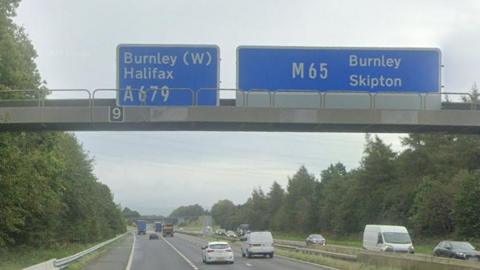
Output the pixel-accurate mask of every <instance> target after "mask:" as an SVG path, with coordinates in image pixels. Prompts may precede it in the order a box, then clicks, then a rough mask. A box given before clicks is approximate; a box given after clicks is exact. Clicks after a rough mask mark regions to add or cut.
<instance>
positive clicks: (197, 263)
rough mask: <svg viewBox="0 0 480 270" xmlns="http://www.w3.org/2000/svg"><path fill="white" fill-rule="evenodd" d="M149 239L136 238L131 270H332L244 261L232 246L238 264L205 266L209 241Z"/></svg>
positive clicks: (183, 237)
mask: <svg viewBox="0 0 480 270" xmlns="http://www.w3.org/2000/svg"><path fill="white" fill-rule="evenodd" d="M148 235H149V233H147V235H136V236H135V237H136V238H135V241H134V243H135V247H134V250H133V260H132V265H131V270H162V269H165V270H177V269H178V270H199V269H202V270H203V269H218V270H220V269H232V270H241V269H249V270H251V269H262V270H287V269H289V270H290V269H298V270H319V269H324V270H332V269H333V268H327V267H325V268H322V267H319V266H316V265H312V264H308V263H302V262H296V261H291V260H288V259H285V258H279V257H275V258H273V259H270V258H263V257H258V258H255V257H254V258H252V259H248V258H242V256H241V253H240V248H239V247H236V246H232V248H233V251H234V255H235V263H234V264H208V265H207V264H204V263H203V262H202V257H201V246H203V245H205V244H206V243H207V241H205V240H203V239H200V238H197V237H194V236H190V235H184V234H180V233H177V234H175V236H174V237H167V238H162V237H160V239H159V240H148ZM127 270H128V269H127Z"/></svg>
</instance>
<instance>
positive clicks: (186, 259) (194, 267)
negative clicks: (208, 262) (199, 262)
mask: <svg viewBox="0 0 480 270" xmlns="http://www.w3.org/2000/svg"><path fill="white" fill-rule="evenodd" d="M161 238H162V240H163V241H165V243H167V244H168V245H169V246H170V247H171V248H172V249H173V250H175V252H177V253H178V255H180V257H182V259H184V260H185V261H186V262H187V263H188V264H189V265H190V266H191V267H192V268H193V270H198V267H196V266H195V264H193V263H192V262H191V261H190V260H189V259H188V258H187V256H185V255H183V254H182V253H181V252H180V251H179V250H178V249H177V248H176V247H175V246H174V245H172V244H171V243H170V242H168V241H167V239H165V238H163V236H161Z"/></svg>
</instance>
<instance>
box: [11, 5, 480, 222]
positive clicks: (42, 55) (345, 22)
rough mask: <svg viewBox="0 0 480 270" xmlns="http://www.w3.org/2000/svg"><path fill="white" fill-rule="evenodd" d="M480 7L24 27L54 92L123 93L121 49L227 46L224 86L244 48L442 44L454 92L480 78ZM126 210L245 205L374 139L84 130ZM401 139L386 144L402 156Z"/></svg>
mask: <svg viewBox="0 0 480 270" xmlns="http://www.w3.org/2000/svg"><path fill="white" fill-rule="evenodd" d="M479 14H480V1H477V0H470V1H468V0H450V1H447V0H443V1H442V0H425V1H419V0H414V1H405V0H404V1H395V0H377V1H371V0H368V1H367V0H363V1H359V0H350V1H347V0H332V1H321V0H309V1H307V0H298V1H292V0H262V1H258V0H238V1H237V0H235V1H234V0H229V1H225V0H215V1H213V0H212V1H209V0H190V1H187V0H175V1H171V0H169V1H161V0H151V1H147V0H143V1H139V0H136V1H133V0H82V1H65V0H42V1H38V0H23V1H22V3H21V5H20V8H19V9H18V17H17V18H16V21H17V23H18V24H20V25H23V26H24V27H25V29H26V32H27V33H28V34H29V36H30V38H31V40H32V42H33V44H34V46H35V48H36V50H37V52H38V55H39V57H38V59H37V64H38V68H39V70H40V73H41V75H42V78H43V79H44V80H46V81H47V85H48V87H49V88H51V89H56V88H63V89H65V88H82V89H97V88H114V87H115V64H116V60H115V48H116V46H117V45H118V44H120V43H144V44H217V45H218V46H219V47H220V53H221V67H220V68H221V71H220V74H221V75H220V76H221V87H223V88H233V87H235V49H236V47H237V46H239V45H282V46H347V47H348V46H350V47H361V46H365V47H383V46H386V47H438V48H440V49H441V50H442V54H443V64H444V65H445V68H444V70H443V85H444V86H445V88H444V91H448V92H459V91H461V92H464V91H467V90H468V89H469V88H470V87H471V86H472V84H473V83H474V81H480V68H479V67H480V52H479V50H478V48H479V46H480V34H479V29H480V15H479ZM76 135H77V137H78V138H79V140H80V141H81V142H82V143H83V145H84V148H85V149H86V150H87V151H88V152H89V153H90V155H91V156H92V157H94V158H95V173H96V175H97V176H98V178H99V180H100V181H101V182H103V183H105V184H107V185H108V186H109V187H110V188H111V190H112V192H113V193H114V196H115V200H116V202H118V203H120V204H121V205H122V206H128V207H130V208H133V209H136V210H139V211H140V212H142V213H145V214H169V212H170V211H171V210H172V209H173V208H175V207H177V206H179V205H184V204H193V203H199V204H201V205H202V206H204V207H210V206H211V205H212V204H213V203H215V202H216V201H217V200H220V199H224V198H228V199H231V200H233V201H234V202H235V203H243V202H244V201H245V200H246V199H247V197H248V196H249V194H250V193H251V191H252V189H253V188H254V187H259V186H261V187H263V188H264V189H268V187H269V186H270V185H271V183H272V182H273V181H275V180H276V181H278V182H279V183H281V184H282V185H283V186H285V185H286V182H287V177H288V176H289V175H292V174H294V173H295V171H296V170H297V169H298V167H299V166H300V165H305V166H307V168H308V169H309V170H310V171H311V172H312V173H314V174H316V175H317V176H318V175H319V173H320V172H321V170H323V169H325V168H326V167H327V166H328V165H329V164H330V163H333V162H337V161H340V162H343V163H344V164H345V165H346V166H347V167H348V168H354V167H357V166H358V164H359V161H360V158H361V156H362V151H363V146H364V142H365V140H364V134H337V133H310V134H307V133H229V132H224V133H217V132H77V133H76ZM399 136H401V135H399V134H387V135H381V137H382V138H383V139H384V140H385V141H386V142H387V143H389V144H391V145H392V147H393V148H394V149H395V150H400V148H401V146H400V141H399Z"/></svg>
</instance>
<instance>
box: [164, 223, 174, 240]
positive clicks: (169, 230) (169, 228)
mask: <svg viewBox="0 0 480 270" xmlns="http://www.w3.org/2000/svg"><path fill="white" fill-rule="evenodd" d="M162 229H163V230H162V236H163V237H167V236H170V237H173V224H171V223H167V224H164V225H163V228H162Z"/></svg>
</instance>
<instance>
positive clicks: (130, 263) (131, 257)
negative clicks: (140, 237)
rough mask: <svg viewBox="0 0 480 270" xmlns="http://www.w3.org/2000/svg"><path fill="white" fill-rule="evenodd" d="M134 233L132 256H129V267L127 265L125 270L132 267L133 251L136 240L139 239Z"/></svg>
mask: <svg viewBox="0 0 480 270" xmlns="http://www.w3.org/2000/svg"><path fill="white" fill-rule="evenodd" d="M132 235H133V244H132V250H130V257H128V263H127V267H125V270H130V268H132V261H133V251H134V250H135V240H136V239H137V237H136V236H135V233H134V232H132Z"/></svg>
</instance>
